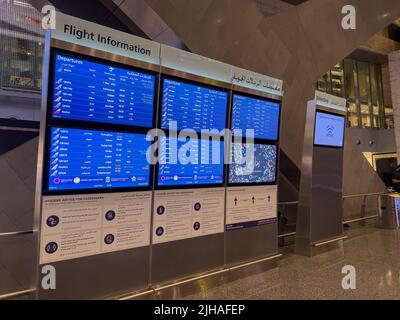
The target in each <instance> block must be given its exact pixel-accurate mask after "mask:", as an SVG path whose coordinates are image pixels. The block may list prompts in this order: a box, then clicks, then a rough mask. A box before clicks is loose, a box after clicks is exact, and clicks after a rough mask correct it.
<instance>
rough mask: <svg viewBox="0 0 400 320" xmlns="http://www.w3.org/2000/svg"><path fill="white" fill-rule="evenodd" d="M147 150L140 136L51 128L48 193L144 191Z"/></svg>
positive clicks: (147, 183)
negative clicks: (142, 188)
mask: <svg viewBox="0 0 400 320" xmlns="http://www.w3.org/2000/svg"><path fill="white" fill-rule="evenodd" d="M149 146H150V142H149V141H146V135H144V134H133V133H120V132H108V131H97V130H96V131H94V130H86V129H71V128H59V127H52V128H51V134H50V148H49V159H48V165H49V167H48V179H49V180H48V190H49V191H60V190H80V189H105V188H129V187H132V188H137V187H148V186H149V184H150V164H149V163H148V161H147V157H146V153H147V150H148V148H149Z"/></svg>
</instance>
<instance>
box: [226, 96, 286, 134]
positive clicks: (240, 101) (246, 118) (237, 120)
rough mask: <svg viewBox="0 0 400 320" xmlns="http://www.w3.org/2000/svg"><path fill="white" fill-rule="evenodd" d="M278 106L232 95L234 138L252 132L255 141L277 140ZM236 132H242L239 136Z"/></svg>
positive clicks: (260, 100) (269, 102)
mask: <svg viewBox="0 0 400 320" xmlns="http://www.w3.org/2000/svg"><path fill="white" fill-rule="evenodd" d="M279 117H280V104H279V103H277V102H272V101H269V100H265V99H257V98H253V97H249V96H243V95H239V94H234V95H233V107H232V130H233V131H234V135H236V136H245V135H246V130H248V129H252V130H254V137H255V138H256V139H266V140H274V141H276V140H278V135H279ZM236 130H242V133H241V134H239V133H238V132H240V131H236Z"/></svg>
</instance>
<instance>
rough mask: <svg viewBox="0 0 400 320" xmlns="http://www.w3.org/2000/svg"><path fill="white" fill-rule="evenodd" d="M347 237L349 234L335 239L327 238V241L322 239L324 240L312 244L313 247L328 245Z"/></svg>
mask: <svg viewBox="0 0 400 320" xmlns="http://www.w3.org/2000/svg"><path fill="white" fill-rule="evenodd" d="M347 238H348V236H342V237H340V238H335V239H332V240H326V241H322V242H318V243H313V244H312V245H313V247H321V246H324V245H327V244H330V243H333V242H337V241H340V240H345V239H347Z"/></svg>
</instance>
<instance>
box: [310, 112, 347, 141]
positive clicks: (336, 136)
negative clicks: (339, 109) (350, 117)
mask: <svg viewBox="0 0 400 320" xmlns="http://www.w3.org/2000/svg"><path fill="white" fill-rule="evenodd" d="M315 117H316V120H315V137H314V144H316V145H319V146H327V147H338V148H341V147H343V142H344V129H345V118H344V116H338V115H333V114H329V113H325V112H318V111H317V113H316V116H315Z"/></svg>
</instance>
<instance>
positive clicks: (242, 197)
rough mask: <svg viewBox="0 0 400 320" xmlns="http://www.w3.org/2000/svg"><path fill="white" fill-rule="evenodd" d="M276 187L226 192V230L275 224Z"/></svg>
mask: <svg viewBox="0 0 400 320" xmlns="http://www.w3.org/2000/svg"><path fill="white" fill-rule="evenodd" d="M277 193H278V187H277V186H252V187H231V188H228V190H227V200H226V201H227V204H226V230H227V231H231V230H237V229H243V228H250V227H256V226H260V225H265V224H269V223H273V222H276V219H277V212H278V206H277Z"/></svg>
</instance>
